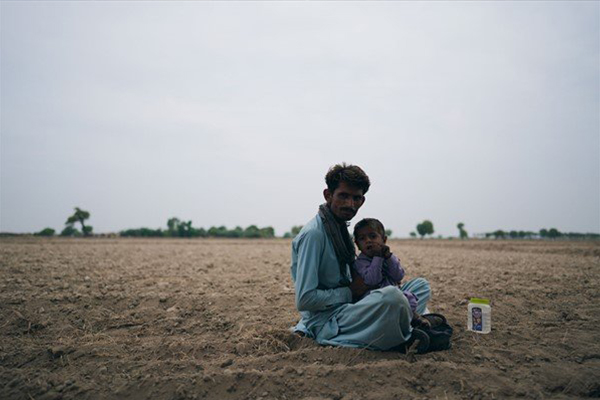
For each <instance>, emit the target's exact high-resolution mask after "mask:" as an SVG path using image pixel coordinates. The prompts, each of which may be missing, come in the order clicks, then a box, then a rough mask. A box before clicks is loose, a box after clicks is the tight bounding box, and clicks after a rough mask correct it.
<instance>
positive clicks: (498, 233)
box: [492, 229, 506, 239]
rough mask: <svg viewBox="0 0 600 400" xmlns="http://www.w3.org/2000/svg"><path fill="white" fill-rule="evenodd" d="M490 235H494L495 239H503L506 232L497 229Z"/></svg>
mask: <svg viewBox="0 0 600 400" xmlns="http://www.w3.org/2000/svg"><path fill="white" fill-rule="evenodd" d="M492 234H493V235H494V237H495V238H496V239H504V237H505V236H506V232H504V231H503V230H502V229H498V230H497V231H494V232H493V233H492Z"/></svg>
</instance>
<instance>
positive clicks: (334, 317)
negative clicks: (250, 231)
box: [291, 215, 431, 350]
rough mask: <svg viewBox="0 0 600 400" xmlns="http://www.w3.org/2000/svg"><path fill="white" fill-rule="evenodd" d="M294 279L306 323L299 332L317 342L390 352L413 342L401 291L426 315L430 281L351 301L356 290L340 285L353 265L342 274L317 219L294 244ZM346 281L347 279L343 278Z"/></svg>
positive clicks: (416, 281)
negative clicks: (403, 344)
mask: <svg viewBox="0 0 600 400" xmlns="http://www.w3.org/2000/svg"><path fill="white" fill-rule="evenodd" d="M291 273H292V279H293V280H294V284H295V290H296V308H298V311H300V315H301V317H302V318H301V319H300V322H298V324H297V325H296V327H295V330H296V331H300V332H303V333H305V334H306V335H307V336H309V337H311V338H313V339H315V340H316V341H317V342H318V343H320V344H323V345H332V346H346V347H367V348H370V349H374V350H388V349H391V348H392V347H395V346H398V345H400V344H402V343H404V342H405V341H407V340H408V339H409V338H410V334H411V331H412V328H411V326H410V321H411V319H412V311H411V309H410V305H409V303H408V300H407V299H406V296H404V294H403V293H402V290H408V291H410V292H411V293H413V294H415V295H416V297H417V299H418V306H417V312H418V313H419V314H421V313H423V312H424V311H425V308H426V306H427V301H428V300H429V297H430V293H431V292H430V288H429V283H428V282H427V281H426V280H425V279H423V278H416V279H413V280H411V281H409V282H407V283H405V284H404V285H403V286H402V288H398V287H396V286H388V287H385V288H382V289H376V290H372V291H371V293H370V294H369V295H368V296H365V297H364V298H363V299H361V300H360V301H358V302H357V303H352V292H351V291H350V288H349V287H347V286H341V285H340V282H341V281H344V280H345V279H346V280H351V279H352V278H351V277H350V267H349V266H346V271H345V276H342V272H341V271H340V267H339V263H338V260H337V257H336V255H335V250H334V248H333V245H332V243H331V241H330V239H329V238H328V236H327V234H326V232H325V228H324V226H323V222H322V221H321V218H320V217H319V216H318V215H317V216H316V217H315V218H313V219H312V220H310V221H309V222H308V224H306V225H305V226H304V228H302V230H301V231H300V233H299V234H298V236H296V238H295V239H294V241H293V242H292V266H291ZM344 278H345V279H344Z"/></svg>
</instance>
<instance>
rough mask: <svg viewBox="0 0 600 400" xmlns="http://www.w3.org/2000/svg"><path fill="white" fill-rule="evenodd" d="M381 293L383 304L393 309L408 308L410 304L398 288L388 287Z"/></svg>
mask: <svg viewBox="0 0 600 400" xmlns="http://www.w3.org/2000/svg"><path fill="white" fill-rule="evenodd" d="M380 291H381V302H382V303H383V304H384V305H386V306H391V307H408V308H410V304H409V302H408V299H407V298H406V296H404V294H403V293H402V291H401V290H400V289H399V288H397V287H396V286H386V287H384V288H382V289H380Z"/></svg>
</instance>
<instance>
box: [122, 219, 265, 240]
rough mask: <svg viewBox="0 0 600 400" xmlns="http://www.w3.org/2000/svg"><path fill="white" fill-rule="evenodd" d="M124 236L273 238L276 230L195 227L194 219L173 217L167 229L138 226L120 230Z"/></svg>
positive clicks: (239, 227)
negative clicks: (184, 219)
mask: <svg viewBox="0 0 600 400" xmlns="http://www.w3.org/2000/svg"><path fill="white" fill-rule="evenodd" d="M119 235H120V236H123V237H188V238H191V237H218V238H266V239H268V238H273V237H275V230H274V229H273V227H270V226H267V227H264V228H259V227H257V226H256V225H250V226H248V227H247V228H245V229H244V228H242V227H241V226H236V227H235V228H234V229H227V227H225V226H219V227H215V226H212V227H210V228H208V229H204V228H195V227H193V226H192V221H187V222H186V221H182V220H180V219H179V218H176V217H173V218H170V219H169V220H168V221H167V229H165V230H163V229H160V228H159V229H151V228H137V229H126V230H124V231H121V232H119Z"/></svg>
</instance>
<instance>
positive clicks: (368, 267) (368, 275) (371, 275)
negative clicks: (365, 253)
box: [354, 256, 383, 286]
mask: <svg viewBox="0 0 600 400" xmlns="http://www.w3.org/2000/svg"><path fill="white" fill-rule="evenodd" d="M382 267H383V258H381V257H377V256H375V257H373V259H372V260H371V261H369V260H368V259H366V258H362V257H359V258H357V259H356V261H355V262H354V269H355V270H356V272H357V273H358V274H359V275H360V276H361V277H362V278H363V279H364V281H365V284H367V285H369V286H376V285H379V283H380V282H381V280H382V279H383V275H382Z"/></svg>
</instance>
